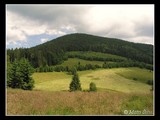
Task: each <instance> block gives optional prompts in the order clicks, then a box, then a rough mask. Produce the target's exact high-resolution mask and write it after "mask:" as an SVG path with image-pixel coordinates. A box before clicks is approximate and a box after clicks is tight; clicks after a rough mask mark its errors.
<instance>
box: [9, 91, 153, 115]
mask: <svg viewBox="0 0 160 120" xmlns="http://www.w3.org/2000/svg"><path fill="white" fill-rule="evenodd" d="M144 109H145V110H148V111H151V113H150V114H153V113H152V112H153V97H152V93H151V92H150V93H147V94H139V93H121V92H113V91H105V92H67V91H66V92H62V91H61V92H50V91H35V90H33V91H24V90H16V89H15V90H14V89H8V90H7V115H124V110H144Z"/></svg>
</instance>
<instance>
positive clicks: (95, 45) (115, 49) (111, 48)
mask: <svg viewBox="0 0 160 120" xmlns="http://www.w3.org/2000/svg"><path fill="white" fill-rule="evenodd" d="M69 51H94V52H101V53H109V54H114V55H118V56H122V57H126V58H129V59H131V60H136V61H140V62H144V63H149V64H153V45H148V44H140V43H132V42H127V41H124V40H120V39H115V38H106V37H99V36H94V35H88V34H80V33H75V34H68V35H64V36H62V37H59V38H56V39H54V40H51V41H48V42H46V43H44V44H40V45H38V46H35V47H32V48H28V49H22V48H21V49H15V50H8V51H7V54H8V55H9V57H10V61H11V62H13V61H14V60H15V58H16V59H20V58H21V57H25V58H27V59H29V61H31V63H32V64H33V66H34V67H39V66H41V65H55V64H58V63H61V62H62V61H63V60H65V59H67V56H66V55H65V53H66V52H69Z"/></svg>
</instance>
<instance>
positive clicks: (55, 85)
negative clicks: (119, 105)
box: [33, 68, 153, 93]
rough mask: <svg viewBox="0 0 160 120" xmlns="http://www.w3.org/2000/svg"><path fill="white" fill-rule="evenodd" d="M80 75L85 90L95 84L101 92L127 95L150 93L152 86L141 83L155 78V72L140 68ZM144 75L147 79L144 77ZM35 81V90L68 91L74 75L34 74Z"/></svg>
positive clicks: (87, 72) (82, 72)
mask: <svg viewBox="0 0 160 120" xmlns="http://www.w3.org/2000/svg"><path fill="white" fill-rule="evenodd" d="M126 72H128V75H126ZM131 73H132V74H131ZM78 74H79V77H80V81H81V86H82V89H83V90H88V89H89V84H90V83H91V82H94V83H96V86H97V88H98V90H100V91H106V90H114V91H120V92H126V93H129V92H142V93H145V92H148V91H150V89H151V86H150V85H148V84H144V83H142V82H141V81H147V80H150V79H151V78H152V77H153V72H150V71H149V70H146V69H140V68H113V69H98V70H94V71H93V70H87V71H78ZM144 74H145V77H142V76H144ZM124 76H125V77H124ZM133 78H137V80H136V81H135V80H133ZM33 79H34V80H35V88H34V89H35V90H46V91H67V90H69V84H70V82H71V80H72V75H68V74H67V73H65V72H48V73H34V74H33Z"/></svg>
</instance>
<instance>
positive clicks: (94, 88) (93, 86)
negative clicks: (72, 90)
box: [89, 82, 97, 91]
mask: <svg viewBox="0 0 160 120" xmlns="http://www.w3.org/2000/svg"><path fill="white" fill-rule="evenodd" d="M89 86H90V88H89V90H90V91H97V88H96V84H95V83H93V82H91V83H90V85H89Z"/></svg>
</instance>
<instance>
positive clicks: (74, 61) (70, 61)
mask: <svg viewBox="0 0 160 120" xmlns="http://www.w3.org/2000/svg"><path fill="white" fill-rule="evenodd" d="M78 62H80V64H81V65H83V66H85V65H86V64H91V65H100V66H102V65H103V63H104V62H102V61H89V60H83V59H79V58H68V60H66V61H64V62H63V63H62V64H61V65H60V66H64V67H65V66H68V67H69V68H71V67H73V66H75V65H78Z"/></svg>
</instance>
